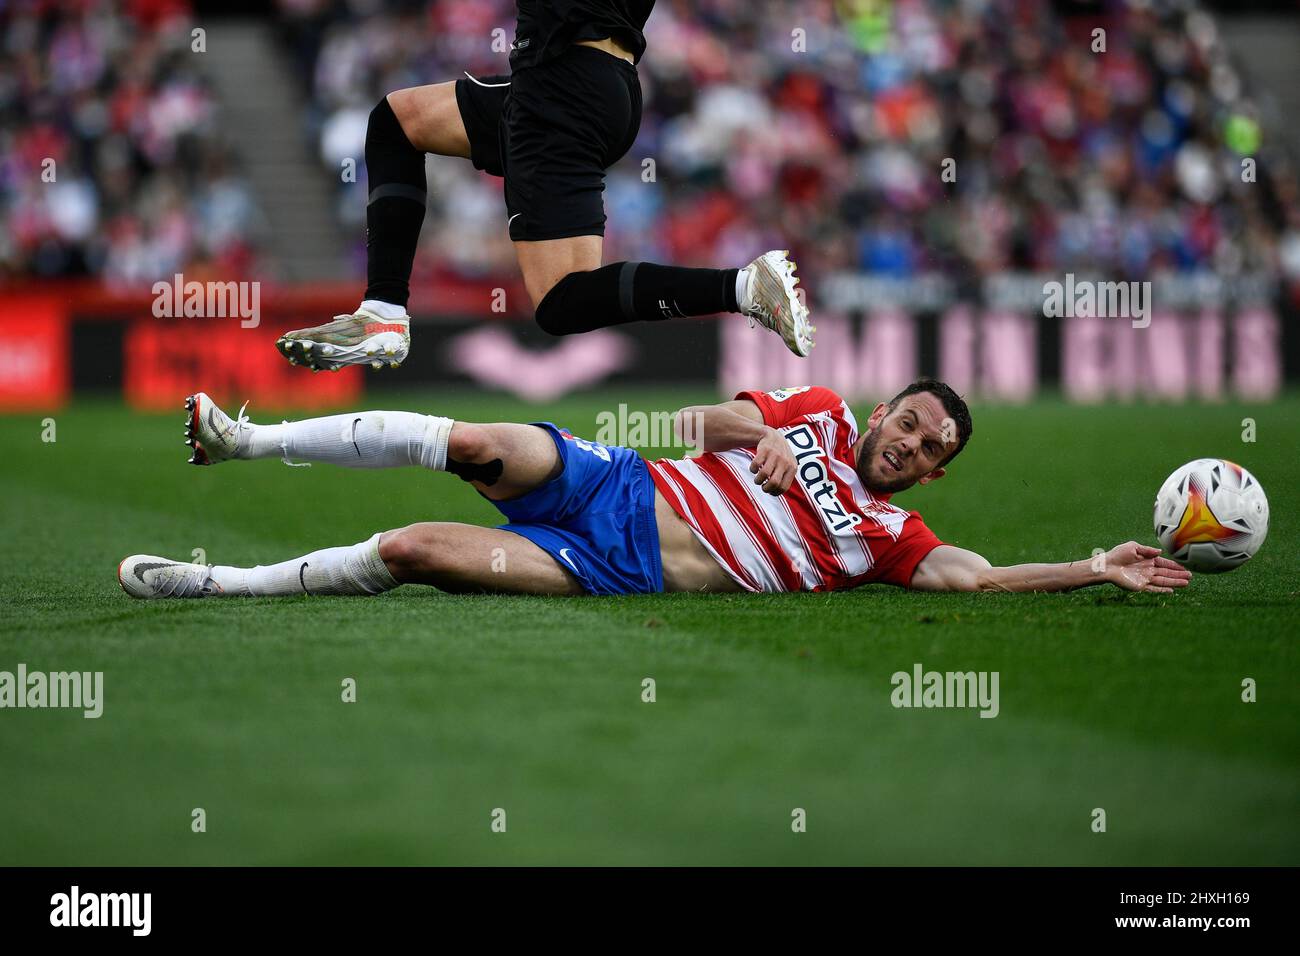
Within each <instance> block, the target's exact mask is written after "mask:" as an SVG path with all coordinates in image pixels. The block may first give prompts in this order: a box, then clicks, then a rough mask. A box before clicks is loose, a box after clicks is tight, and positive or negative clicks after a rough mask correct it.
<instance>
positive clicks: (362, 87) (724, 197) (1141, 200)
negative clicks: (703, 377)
mask: <svg viewBox="0 0 1300 956" xmlns="http://www.w3.org/2000/svg"><path fill="white" fill-rule="evenodd" d="M281 8H282V12H283V16H284V25H285V36H286V42H287V43H289V44H290V46H291V47H292V48H293V50H294V51H295V55H296V56H297V57H298V58H299V59H300V62H302V63H303V64H304V66H306V65H308V64H310V66H311V71H310V75H311V77H312V88H311V90H312V98H313V101H314V104H315V115H314V118H313V122H314V124H315V125H314V128H315V131H316V135H317V137H318V141H319V147H320V155H321V161H322V163H323V164H324V165H325V166H326V167H328V168H331V169H337V168H338V167H339V163H340V161H341V160H342V159H343V158H344V157H347V156H356V155H359V154H360V153H361V150H362V144H363V140H364V135H365V126H366V116H367V113H368V111H369V110H370V108H371V107H372V106H373V105H374V103H375V102H377V100H378V98H379V97H380V96H382V95H383V94H384V93H385V92H387V91H390V90H393V89H397V88H400V87H403V86H411V85H418V84H422V83H429V82H438V81H442V80H447V79H454V78H456V77H458V76H461V75H463V74H462V71H468V72H470V73H472V74H474V75H476V76H480V75H484V74H491V73H501V72H508V67H507V65H506V53H505V52H504V51H501V49H500V45H499V44H498V49H497V50H496V51H494V50H493V48H492V45H491V42H490V41H491V39H492V36H493V30H494V29H496V28H498V27H504V28H505V35H506V38H507V40H508V39H509V38H511V37H512V36H513V4H512V3H510V2H508V0H452V2H446V3H439V4H437V5H433V6H426V5H424V4H418V3H402V2H383V0H354V2H352V3H342V4H341V3H337V2H332V3H331V2H326V0H282V2H281ZM1062 9H1068V10H1069V15H1068V16H1067V15H1064V14H1063V13H1062V12H1061V10H1062ZM1097 29H1100V30H1102V31H1104V32H1103V33H1102V34H1097V33H1095V32H1094V31H1095V30H1097ZM646 35H647V40H648V44H649V46H648V51H647V54H646V56H645V58H644V60H643V61H642V63H641V65H640V67H639V72H640V76H641V83H642V87H643V89H644V92H645V102H646V108H645V115H644V120H643V122H642V126H641V133H640V136H639V138H638V140H637V142H636V145H635V146H634V147H633V149H632V150H631V151H630V153H629V154H628V156H627V157H626V158H625V159H624V160H623V161H622V162H621V163H620V164H619V165H618V166H617V167H616V168H615V169H614V170H613V171H612V172H611V173H610V175H609V178H608V183H607V188H606V210H607V214H608V216H609V222H608V224H607V234H606V261H613V260H617V259H623V258H626V259H649V260H667V261H674V262H680V263H683V264H700V265H703V264H716V265H732V264H740V263H743V262H745V261H747V260H748V259H749V258H750V257H751V256H752V255H753V254H754V253H755V252H756V251H759V250H762V249H766V248H770V247H787V246H788V247H790V248H792V249H793V250H794V251H795V253H796V255H797V257H798V258H799V259H800V262H801V266H802V268H803V270H804V271H805V272H806V273H816V272H827V271H833V270H841V269H858V270H866V271H869V272H872V273H875V274H883V275H891V276H900V277H907V276H912V275H916V274H919V273H924V272H930V271H939V272H944V273H947V274H949V275H953V276H954V277H957V278H959V279H961V280H972V281H974V280H978V279H980V278H982V277H983V276H985V275H987V274H989V273H992V272H997V271H1001V270H1007V269H1025V270H1045V271H1052V272H1062V271H1065V270H1074V271H1078V272H1083V271H1087V270H1097V271H1099V272H1104V273H1105V274H1107V275H1111V276H1115V277H1128V278H1131V277H1137V276H1145V275H1147V274H1149V272H1150V271H1151V270H1153V269H1172V270H1194V269H1212V270H1215V271H1217V272H1218V273H1219V274H1221V275H1223V276H1232V275H1235V274H1240V273H1243V272H1251V271H1266V272H1269V271H1274V270H1277V269H1281V270H1282V271H1284V272H1286V273H1289V274H1290V275H1291V276H1293V277H1300V201H1298V200H1300V197H1298V196H1297V178H1296V170H1295V166H1294V165H1292V162H1291V161H1290V160H1288V158H1287V157H1286V156H1285V155H1284V151H1282V150H1279V149H1277V148H1276V147H1275V146H1274V145H1273V144H1272V143H1269V142H1266V140H1265V132H1264V127H1263V125H1262V123H1261V117H1260V115H1259V110H1258V108H1257V106H1256V104H1255V102H1254V101H1253V100H1252V99H1251V97H1250V95H1249V92H1248V91H1247V90H1246V89H1245V87H1244V85H1243V81H1242V77H1241V76H1240V75H1239V73H1238V72H1237V70H1236V68H1235V67H1234V66H1233V64H1232V63H1231V62H1230V61H1229V58H1228V55H1227V52H1226V50H1225V49H1224V46H1223V44H1222V42H1221V39H1220V36H1219V33H1218V31H1217V29H1216V24H1215V21H1214V19H1213V18H1212V17H1211V16H1210V15H1208V14H1207V13H1205V12H1203V11H1201V10H1200V9H1199V8H1198V7H1197V5H1196V4H1194V3H1191V2H1184V0H1168V2H1165V0H1130V2H1120V0H1114V2H1106V0H1100V2H1096V3H1091V4H1090V3H1086V2H1084V3H1075V4H1070V5H1068V7H1067V5H1064V4H1052V3H1048V2H1043V3H1026V2H1021V0H659V3H657V4H656V6H655V10H654V12H653V14H652V15H651V17H650V21H649V23H648V25H647V29H646ZM1102 44H1104V46H1103V45H1102ZM1247 158H1248V159H1252V160H1254V164H1253V168H1249V167H1250V166H1251V164H1247V168H1243V163H1242V160H1243V159H1247ZM429 171H430V177H431V193H432V201H433V204H434V208H433V211H432V214H431V216H430V218H429V220H428V221H427V224H426V230H425V237H424V238H425V243H426V249H425V253H424V255H422V257H421V264H422V267H424V268H427V269H452V270H456V271H460V272H466V271H469V272H474V271H481V272H492V271H497V270H502V269H506V268H509V266H510V263H511V254H510V249H509V248H508V244H507V243H506V242H505V238H504V228H503V227H502V221H503V216H504V213H503V212H502V210H503V205H502V201H501V197H500V183H499V181H496V180H492V179H491V178H489V177H486V176H484V175H481V174H477V173H475V172H474V170H473V169H472V168H471V167H470V166H469V164H467V163H464V162H460V161H456V160H447V159H441V160H436V161H433V162H431V163H430V164H429ZM364 196H365V194H364V192H363V191H361V190H348V189H346V188H343V189H341V190H340V193H339V215H340V217H341V218H342V220H343V221H344V222H345V223H347V224H348V225H349V226H350V227H352V229H353V231H354V232H355V233H356V234H357V235H360V233H361V225H362V223H363V222H364V202H365V198H364ZM360 253H361V250H360V249H359V248H358V255H360Z"/></svg>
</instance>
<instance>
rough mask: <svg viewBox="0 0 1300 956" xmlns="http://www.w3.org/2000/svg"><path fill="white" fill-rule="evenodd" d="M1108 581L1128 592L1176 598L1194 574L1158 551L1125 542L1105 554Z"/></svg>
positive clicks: (1131, 542)
mask: <svg viewBox="0 0 1300 956" xmlns="http://www.w3.org/2000/svg"><path fill="white" fill-rule="evenodd" d="M1105 573H1106V580H1108V581H1110V583H1111V584H1114V585H1116V586H1117V587H1121V588H1124V589H1125V590H1126V591H1146V592H1147V593H1148V594H1173V593H1174V588H1185V587H1187V585H1188V584H1189V583H1191V580H1192V572H1191V571H1188V570H1187V569H1186V568H1184V567H1183V566H1182V565H1180V564H1178V563H1177V562H1176V561H1171V560H1169V559H1168V558H1163V557H1161V556H1160V549H1159V548H1152V547H1148V546H1147V545H1145V544H1138V543H1137V542H1136V541H1126V542H1125V543H1124V544H1121V545H1118V546H1117V547H1114V548H1111V549H1110V550H1109V551H1108V552H1106V572H1105Z"/></svg>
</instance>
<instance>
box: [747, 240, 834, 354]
mask: <svg viewBox="0 0 1300 956" xmlns="http://www.w3.org/2000/svg"><path fill="white" fill-rule="evenodd" d="M794 268H795V266H794V262H793V260H791V259H790V253H789V251H788V250H785V249H773V250H772V251H771V252H765V253H763V254H762V255H761V256H759V257H758V258H757V259H755V260H754V261H753V262H751V263H750V264H749V265H747V266H745V268H744V269H743V270H742V271H743V272H744V273H745V274H746V291H745V295H744V296H743V297H742V299H741V302H740V311H741V313H742V314H744V315H746V316H748V317H749V325H750V328H753V326H754V322H755V321H756V320H757V321H758V322H760V323H762V325H763V326H764V327H765V328H769V329H771V330H772V331H773V332H776V333H777V334H778V335H780V336H781V338H782V339H784V340H785V344H786V346H787V347H788V348H789V349H790V351H791V352H793V353H794V354H795V355H798V356H800V357H803V358H807V356H808V353H809V352H811V351H812V347H813V333H814V332H816V331H817V329H816V328H815V327H814V326H813V325H811V324H809V322H808V307H807V306H806V305H804V303H803V300H802V299H800V297H799V294H798V292H797V291H796V290H795V286H797V285H798V284H799V278H798V276H796V275H795V274H794Z"/></svg>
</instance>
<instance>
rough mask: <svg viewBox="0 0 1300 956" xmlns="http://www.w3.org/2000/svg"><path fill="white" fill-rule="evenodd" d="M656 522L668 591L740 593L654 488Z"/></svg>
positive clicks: (738, 586) (665, 583)
mask: <svg viewBox="0 0 1300 956" xmlns="http://www.w3.org/2000/svg"><path fill="white" fill-rule="evenodd" d="M655 523H656V524H657V525H658V526H659V557H660V560H661V562H662V563H663V568H664V590H665V591H739V590H741V587H740V585H739V584H737V583H736V582H735V581H734V580H733V579H732V577H731V575H729V574H728V573H727V572H726V571H724V570H723V569H722V565H720V564H718V562H717V561H715V560H714V559H713V555H711V554H709V552H708V549H707V548H705V547H704V545H703V544H701V543H700V539H699V538H697V537H695V532H694V531H692V530H691V529H690V526H689V525H687V523H686V522H685V521H683V520H682V519H681V517H680V516H679V515H678V514H677V512H676V511H674V510H673V506H672V505H670V504H669V503H668V502H667V501H666V500H665V499H664V496H663V495H662V494H660V493H659V490H658V489H655Z"/></svg>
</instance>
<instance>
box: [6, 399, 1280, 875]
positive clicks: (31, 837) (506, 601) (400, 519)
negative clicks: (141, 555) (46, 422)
mask: <svg viewBox="0 0 1300 956" xmlns="http://www.w3.org/2000/svg"><path fill="white" fill-rule="evenodd" d="M180 398H181V396H178V401H177V411H176V413H174V414H172V415H169V416H165V417H163V416H141V415H136V414H133V413H131V412H129V411H127V410H126V409H124V408H123V407H122V406H121V405H119V404H117V403H114V402H108V401H104V402H96V401H81V402H79V403H78V404H76V405H74V406H73V407H70V408H68V409H66V410H64V411H62V412H60V413H58V414H56V415H55V416H54V417H55V419H56V427H57V441H55V442H53V443H47V442H42V440H41V431H42V428H41V423H40V420H41V417H42V416H40V415H28V416H9V417H3V418H0V447H3V448H4V464H3V466H0V490H2V491H3V502H4V505H3V507H4V533H3V545H2V546H0V562H2V564H0V591H2V597H3V611H2V612H0V613H2V617H0V670H10V671H12V670H14V668H15V667H16V665H17V664H18V663H19V662H23V663H25V664H26V665H27V666H28V668H29V669H31V670H45V671H54V670H81V671H86V670H91V671H93V670H101V671H103V672H104V685H105V689H104V698H105V701H104V714H103V716H102V717H101V718H100V719H98V720H86V719H83V718H82V716H81V714H80V713H79V712H74V711H66V710H3V711H0V781H3V785H2V786H0V822H2V823H3V829H4V837H3V839H2V840H0V864H4V865H13V864H65V865H81V864H381V863H391V864H496V863H500V864H542V863H565V864H568V863H574V864H578V863H593V864H722V863H748V864H758V863H772V864H858V863H862V864H1085V865H1091V864H1149V865H1163V864H1176V865H1181V864H1244V865H1254V864H1296V863H1298V862H1300V818H1298V817H1297V814H1296V808H1297V806H1300V721H1297V718H1296V715H1297V713H1298V705H1300V684H1298V682H1297V679H1296V678H1297V656H1298V655H1297V642H1296V637H1297V630H1298V629H1297V625H1296V622H1297V620H1300V616H1298V615H1297V611H1298V610H1300V600H1298V592H1300V583H1298V581H1297V574H1296V555H1297V547H1296V545H1297V540H1298V534H1297V531H1298V530H1300V480H1298V479H1300V453H1298V452H1297V449H1300V400H1297V399H1296V398H1289V399H1287V400H1285V401H1282V402H1278V403H1273V404H1262V405H1250V404H1227V405H1215V406H1188V407H1183V406H1177V407H1174V406H1161V405H1133V406H1107V407H1100V408H1083V407H1071V406H1067V405H1064V404H1061V403H1058V402H1055V401H1051V400H1045V401H1043V402H1040V403H1037V404H1034V405H1031V406H1029V407H1025V408H1010V407H983V406H979V405H976V406H975V407H974V409H973V411H974V417H975V437H974V439H973V441H972V443H971V444H970V446H969V448H968V449H967V451H966V453H965V454H964V455H963V456H962V457H961V458H960V459H959V460H958V461H957V462H956V464H955V465H954V467H953V468H952V471H951V473H950V475H949V476H948V477H947V478H945V479H944V480H943V481H940V482H938V483H937V484H935V485H932V486H930V487H928V488H917V489H913V490H911V491H909V492H907V493H906V494H904V495H901V496H899V498H898V499H897V501H898V503H899V504H905V505H907V506H908V507H911V508H915V509H917V510H920V511H921V512H922V513H923V514H924V515H925V517H926V519H927V521H928V523H929V524H930V525H931V527H933V528H934V529H935V531H936V532H937V533H938V534H939V535H940V537H942V538H944V539H945V540H947V541H950V542H952V543H955V544H959V545H962V546H965V547H970V548H973V549H976V550H979V551H981V552H982V553H983V554H985V555H986V556H987V557H989V558H990V559H991V560H992V561H994V562H995V563H1014V562H1019V561H1026V560H1067V559H1074V558H1078V557H1080V556H1087V555H1089V554H1090V553H1091V551H1092V549H1093V548H1096V547H1109V546H1111V545H1113V544H1117V543H1119V542H1121V541H1123V540H1126V539H1128V538H1136V539H1137V540H1140V541H1146V542H1150V541H1151V540H1152V529H1151V502H1152V500H1153V497H1154V494H1155V491H1156V489H1157V488H1158V487H1159V485H1160V483H1161V481H1162V480H1163V479H1164V478H1165V476H1166V475H1167V474H1168V473H1169V472H1170V471H1172V470H1173V469H1174V468H1175V467H1176V466H1178V465H1180V464H1182V463H1183V462H1184V461H1187V460H1189V459H1191V458H1194V457H1198V456H1202V455H1217V456H1222V457H1227V458H1231V459H1233V460H1235V461H1238V462H1240V463H1241V464H1243V465H1245V466H1246V467H1247V468H1249V469H1251V470H1252V471H1253V472H1254V474H1255V475H1256V476H1257V477H1258V478H1259V479H1260V481H1261V482H1262V483H1263V485H1264V487H1265V489H1266V491H1267V492H1268V495H1269V499H1270V504H1271V507H1272V529H1271V532H1270V537H1269V540H1268V542H1267V544H1266V545H1265V547H1264V549H1263V551H1262V552H1261V553H1260V554H1259V556H1258V557H1257V558H1256V559H1255V560H1253V561H1252V562H1250V563H1249V564H1248V565H1247V566H1246V567H1244V568H1243V569H1241V570H1238V571H1236V572H1233V573H1231V574H1228V575H1222V576H1218V577H1212V576H1202V577H1198V578H1196V579H1195V580H1194V582H1193V585H1192V587H1191V588H1190V589H1188V590H1187V591H1184V592H1182V593H1180V594H1176V595H1174V596H1172V597H1160V596H1148V595H1131V594H1124V593H1121V592H1119V591H1117V590H1115V589H1113V588H1110V589H1090V590H1086V591H1082V592H1078V593H1075V594H1070V595H1023V596H1016V595H920V594H910V593H907V592H904V591H900V590H896V589H892V588H888V587H883V586H874V587H868V588H863V589H860V590H858V591H856V592H848V593H839V594H829V595H773V596H746V595H728V596H723V595H713V596H694V595H692V596H671V597H664V596H642V597H625V598H577V599H537V598H513V597H512V598H502V597H471V596H447V595H442V594H439V593H438V592H436V591H434V590H432V589H427V588H419V587H405V588H401V589H399V590H398V591H396V592H393V593H390V594H387V595H384V596H382V597H379V598H370V599H354V598H322V597H301V598H298V597H295V598H286V599H278V600H277V599H260V600H228V601H200V602H181V601H176V602H171V601H158V602H136V601H132V600H131V599H129V598H128V597H127V596H126V595H125V594H123V593H122V592H121V591H120V590H119V588H118V585H117V581H116V579H115V571H116V568H117V564H118V561H119V560H120V559H121V558H122V557H123V556H124V555H127V554H131V553H135V552H147V553H155V554H162V555H167V556H172V557H179V558H189V557H190V556H191V553H192V551H193V549H195V548H202V549H203V550H204V551H205V552H206V557H207V560H208V561H210V562H216V563H233V564H253V563H259V562H260V563H266V562H270V561H276V560H283V559H285V558H288V557H292V556H294V555H297V554H301V553H304V552H306V551H310V550H313V549H315V548H318V547H323V546H327V545H332V544H350V543H352V542H355V541H359V540H361V539H362V538H364V537H367V536H368V535H370V534H371V533H373V532H374V531H376V530H380V529H386V528H390V527H397V526H401V525H403V524H406V523H409V522H412V521H417V520H438V519H453V520H464V521H473V522H482V523H489V522H490V523H495V522H496V521H497V517H496V513H495V511H493V509H491V508H490V507H489V506H488V505H487V504H485V503H484V502H482V501H481V500H479V499H478V498H477V496H476V495H474V494H473V492H472V491H471V489H469V488H468V487H467V486H465V485H464V484H462V483H461V482H459V481H457V480H456V479H455V478H453V477H451V476H447V475H431V474H428V473H424V472H420V471H418V470H405V471H389V472H359V471H351V470H345V469H331V468H329V467H326V466H322V465H317V466H315V467H312V468H286V467H284V466H283V465H281V464H279V463H278V462H274V461H263V462H253V463H231V464H224V465H221V466H219V467H215V468H207V469H196V468H192V467H189V466H187V465H186V464H185V458H186V454H187V452H188V450H187V449H186V448H184V447H183V445H182V443H181V439H182V414H181V410H180ZM218 398H220V399H223V400H229V399H234V398H237V396H227V395H222V396H218ZM712 398H713V396H711V395H710V394H708V393H706V392H703V391H701V392H698V393H693V394H692V393H686V392H680V391H679V392H674V393H668V392H658V393H651V392H618V391H616V390H612V389H610V390H605V391H601V392H597V393H590V394H587V395H584V396H578V397H573V398H570V399H567V400H564V401H561V402H556V403H554V404H553V405H552V406H550V407H548V408H546V409H545V410H544V412H539V411H538V410H537V409H529V408H527V407H526V406H522V405H520V404H518V403H516V402H513V401H511V400H509V399H505V398H494V397H490V396H479V395H474V394H470V393H467V392H460V393H445V394H427V393H426V394H404V395H400V396H399V395H391V396H390V395H384V396H371V397H368V398H366V399H365V400H363V404H364V405H365V406H366V407H397V408H410V409H414V410H422V411H430V412H436V413H439V414H447V415H452V416H454V417H456V418H461V419H466V420H479V421H484V420H487V421H491V420H506V421H516V420H523V421H527V420H529V419H532V418H536V417H539V416H540V417H547V418H551V419H553V420H555V421H558V422H560V423H562V424H565V425H567V426H568V427H570V428H571V429H573V430H574V431H575V433H578V434H582V433H583V432H584V431H585V432H586V433H588V434H589V435H592V436H593V437H594V422H595V420H596V414H597V412H598V411H600V410H602V409H614V408H616V407H617V404H618V403H619V402H620V401H623V402H627V403H628V404H629V405H630V406H631V407H632V408H639V409H647V410H648V409H663V408H666V409H671V408H674V407H677V406H678V405H679V404H681V403H685V402H698V401H708V400H712ZM231 404H232V405H233V406H236V407H237V402H232V403H231ZM232 410H233V409H232ZM857 411H858V413H859V416H860V418H861V417H865V413H866V412H867V411H868V409H866V408H863V407H860V408H858V409H857ZM251 412H252V415H253V418H254V420H257V421H268V420H276V419H278V418H279V417H280V416H281V415H282V414H283V410H280V409H265V408H257V407H253V408H252V409H251ZM1247 417H1250V418H1253V419H1254V420H1255V423H1256V429H1257V440H1256V441H1255V442H1254V443H1244V442H1243V441H1242V419H1243V418H1247ZM917 662H920V663H922V664H923V665H924V666H925V668H926V669H933V670H962V671H965V670H989V671H998V672H999V674H1000V697H1001V700H1000V706H1001V713H1000V715H999V716H998V717H997V718H996V719H993V720H988V719H980V718H978V716H977V714H976V712H975V711H972V710H908V709H895V708H893V707H892V706H891V704H890V691H891V689H892V688H891V684H890V676H891V675H892V674H893V673H894V672H895V671H899V670H910V669H911V668H912V666H913V664H914V663H917ZM347 677H351V678H354V679H355V680H356V682H357V701H356V702H355V703H343V702H342V701H341V699H340V697H341V684H342V681H343V679H344V678H347ZM646 677H651V678H653V679H654V680H655V682H656V698H657V699H656V700H655V702H653V703H643V702H642V700H641V688H642V680H643V679H644V678H646ZM1247 677H1250V678H1253V679H1254V680H1255V681H1256V682H1257V687H1258V701H1257V702H1256V703H1244V702H1243V701H1242V699H1241V694H1242V680H1243V679H1244V678H1247ZM197 807H202V808H203V809H204V811H205V813H206V817H207V831H206V832H205V833H194V832H192V831H191V811H192V810H193V809H194V808H197ZM1098 807H1100V808H1103V809H1104V810H1105V812H1106V832H1105V833H1094V832H1093V831H1092V826H1091V824H1092V821H1093V810H1094V808H1098ZM496 808H502V809H504V810H505V811H506V825H507V829H506V832H505V833H494V832H492V829H491V821H492V813H493V811H494V809H496ZM795 808H802V809H803V810H804V811H805V812H806V820H807V832H805V833H796V832H792V827H791V821H792V811H794V809H795Z"/></svg>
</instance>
